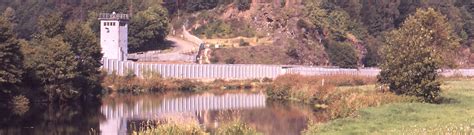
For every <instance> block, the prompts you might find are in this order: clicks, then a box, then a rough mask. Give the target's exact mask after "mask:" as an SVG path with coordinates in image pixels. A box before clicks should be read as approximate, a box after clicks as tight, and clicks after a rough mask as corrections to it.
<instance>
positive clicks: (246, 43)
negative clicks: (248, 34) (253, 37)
mask: <svg viewBox="0 0 474 135" xmlns="http://www.w3.org/2000/svg"><path fill="white" fill-rule="evenodd" d="M249 45H250V43H249V42H246V41H245V40H244V39H240V40H239V46H249Z"/></svg>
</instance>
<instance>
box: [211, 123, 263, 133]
mask: <svg viewBox="0 0 474 135" xmlns="http://www.w3.org/2000/svg"><path fill="white" fill-rule="evenodd" d="M216 134H217V135H258V134H261V133H258V132H257V130H255V129H253V128H251V127H249V126H248V125H247V124H245V123H242V122H241V121H239V120H235V121H233V122H230V123H227V124H225V125H224V126H222V127H219V128H218V129H217V131H216Z"/></svg>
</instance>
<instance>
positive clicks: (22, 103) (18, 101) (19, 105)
mask: <svg viewBox="0 0 474 135" xmlns="http://www.w3.org/2000/svg"><path fill="white" fill-rule="evenodd" d="M10 103H11V105H12V108H11V109H12V112H13V113H14V114H17V115H23V114H25V113H26V112H27V111H28V110H29V109H30V106H29V104H30V100H29V99H28V98H26V97H25V96H23V95H19V96H14V97H13V98H12V99H11V101H10Z"/></svg>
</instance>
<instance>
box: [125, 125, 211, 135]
mask: <svg viewBox="0 0 474 135" xmlns="http://www.w3.org/2000/svg"><path fill="white" fill-rule="evenodd" d="M157 134H160V135H206V134H207V133H206V132H205V131H204V130H203V129H202V128H200V127H199V125H196V124H172V123H166V124H157V125H156V126H151V127H150V126H146V127H145V129H144V130H140V131H133V135H157Z"/></svg>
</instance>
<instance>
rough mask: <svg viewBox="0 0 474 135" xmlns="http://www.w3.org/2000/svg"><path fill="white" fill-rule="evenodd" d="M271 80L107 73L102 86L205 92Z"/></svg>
mask: <svg viewBox="0 0 474 135" xmlns="http://www.w3.org/2000/svg"><path fill="white" fill-rule="evenodd" d="M269 82H271V80H270V79H262V80H257V79H254V80H239V81H226V80H222V79H218V80H213V81H198V80H191V79H165V78H162V77H161V75H160V74H150V75H147V76H145V77H143V78H139V77H136V76H134V75H127V76H118V75H114V74H113V75H107V76H105V77H104V80H103V83H102V86H103V87H104V88H106V90H107V91H108V92H133V93H146V92H163V93H164V92H203V91H208V90H236V89H239V90H242V89H244V90H250V89H259V88H262V87H264V85H266V84H268V83H269Z"/></svg>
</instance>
